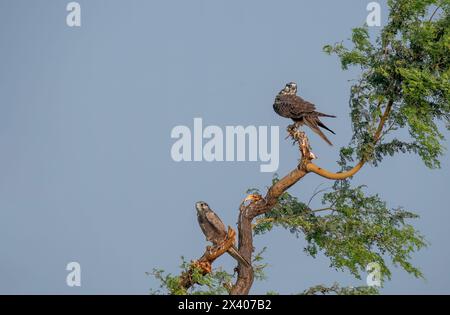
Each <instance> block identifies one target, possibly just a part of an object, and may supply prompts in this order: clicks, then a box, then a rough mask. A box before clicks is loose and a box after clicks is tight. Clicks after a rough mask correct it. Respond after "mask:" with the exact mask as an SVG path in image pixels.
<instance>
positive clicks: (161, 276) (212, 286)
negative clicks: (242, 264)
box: [147, 247, 267, 295]
mask: <svg viewBox="0 0 450 315" xmlns="http://www.w3.org/2000/svg"><path fill="white" fill-rule="evenodd" d="M265 251H266V248H265V247H264V248H263V249H262V250H261V251H260V252H258V253H257V254H256V255H254V257H253V259H252V266H253V270H254V275H255V280H257V281H258V280H259V281H262V280H265V279H266V275H265V273H264V269H265V268H266V267H267V264H266V263H264V258H263V254H264V252H265ZM181 260H182V262H181V265H180V270H181V272H180V274H179V275H176V276H175V275H172V274H170V273H166V272H165V271H164V270H162V269H153V271H152V272H149V273H147V275H149V276H152V277H153V278H154V279H155V280H156V281H157V282H158V283H159V284H158V289H152V290H150V293H151V294H170V295H224V294H229V290H230V289H231V287H232V285H233V282H234V281H235V274H230V273H228V272H226V271H225V270H223V269H222V268H216V269H213V270H212V272H211V273H209V274H206V275H203V274H202V272H201V270H200V269H198V268H193V269H192V264H191V263H190V262H187V261H186V260H185V259H184V257H181ZM192 271H193V272H192ZM188 272H192V275H191V277H192V280H193V283H195V284H194V285H193V286H192V287H190V288H189V289H187V290H186V289H185V288H183V287H182V286H181V285H180V283H181V278H182V275H183V274H187V273H188Z"/></svg>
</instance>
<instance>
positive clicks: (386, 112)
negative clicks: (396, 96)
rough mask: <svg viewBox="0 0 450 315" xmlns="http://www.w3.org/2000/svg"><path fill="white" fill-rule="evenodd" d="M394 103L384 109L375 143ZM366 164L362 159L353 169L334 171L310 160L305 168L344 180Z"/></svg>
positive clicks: (376, 132) (331, 177)
mask: <svg viewBox="0 0 450 315" xmlns="http://www.w3.org/2000/svg"><path fill="white" fill-rule="evenodd" d="M393 104H394V102H393V101H392V100H390V101H389V102H388V104H387V106H386V109H385V110H384V113H383V115H382V116H381V118H380V122H379V124H378V127H377V130H376V131H375V134H374V136H373V138H374V143H377V142H378V141H379V140H380V138H381V133H382V132H383V127H384V125H385V123H386V121H387V119H388V118H389V114H390V113H391V110H392V105H393ZM364 164H366V161H365V160H361V161H359V163H358V164H356V165H355V166H354V167H353V168H352V169H351V170H348V171H346V172H339V173H334V172H330V171H327V170H326V169H324V168H321V167H319V166H317V165H316V164H314V163H312V162H309V163H307V164H306V165H305V170H306V171H307V172H311V173H315V174H317V175H319V176H322V177H324V178H328V179H333V180H342V179H346V178H349V177H352V176H353V175H355V174H356V173H358V172H359V170H360V169H361V168H362V167H363V166H364Z"/></svg>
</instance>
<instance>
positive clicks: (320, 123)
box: [317, 118, 335, 135]
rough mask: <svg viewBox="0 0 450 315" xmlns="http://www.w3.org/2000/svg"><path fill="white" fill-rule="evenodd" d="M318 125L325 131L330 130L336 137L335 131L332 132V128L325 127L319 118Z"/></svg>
mask: <svg viewBox="0 0 450 315" xmlns="http://www.w3.org/2000/svg"><path fill="white" fill-rule="evenodd" d="M317 125H319V127H322V128H323V129H326V130H328V131H329V132H331V133H332V134H334V135H335V133H334V131H333V130H331V129H330V128H328V127H327V126H325V124H324V123H323V122H321V121H320V120H319V118H317Z"/></svg>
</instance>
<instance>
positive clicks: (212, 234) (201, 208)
mask: <svg viewBox="0 0 450 315" xmlns="http://www.w3.org/2000/svg"><path fill="white" fill-rule="evenodd" d="M195 208H196V209H197V219H198V224H199V225H200V228H201V229H202V231H203V234H205V236H206V240H207V241H209V242H211V243H213V245H218V244H220V243H222V242H223V241H224V240H225V238H226V236H227V230H226V228H225V224H223V222H222V220H220V218H219V216H218V215H217V214H216V213H215V212H214V211H213V210H211V208H210V207H209V205H208V204H207V203H206V202H204V201H198V202H196V203H195ZM228 253H229V254H230V255H231V256H232V257H233V258H234V259H236V260H237V261H239V262H240V263H241V264H243V265H245V266H247V267H250V266H251V264H250V263H249V261H248V260H247V259H245V258H244V257H242V256H241V254H239V252H238V250H237V248H236V246H234V245H233V246H232V247H230V249H229V250H228Z"/></svg>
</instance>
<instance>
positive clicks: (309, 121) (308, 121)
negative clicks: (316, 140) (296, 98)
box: [304, 117, 333, 146]
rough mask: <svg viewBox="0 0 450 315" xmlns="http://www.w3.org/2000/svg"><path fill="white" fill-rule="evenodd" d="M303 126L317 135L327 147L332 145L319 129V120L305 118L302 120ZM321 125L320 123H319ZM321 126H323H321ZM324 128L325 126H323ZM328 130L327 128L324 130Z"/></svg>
mask: <svg viewBox="0 0 450 315" xmlns="http://www.w3.org/2000/svg"><path fill="white" fill-rule="evenodd" d="M304 122H305V125H307V126H308V127H309V128H311V130H312V131H314V132H315V133H317V134H318V135H319V136H320V137H321V138H322V139H323V140H325V142H326V143H328V144H329V145H331V146H332V145H333V144H332V143H331V141H330V140H328V138H327V136H325V135H324V133H323V132H322V130H320V129H319V126H318V125H319V123H318V122H320V121H319V119H318V118H317V117H305V119H304ZM321 124H322V123H321ZM322 125H323V124H322ZM324 126H325V125H324ZM326 129H328V128H326Z"/></svg>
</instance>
